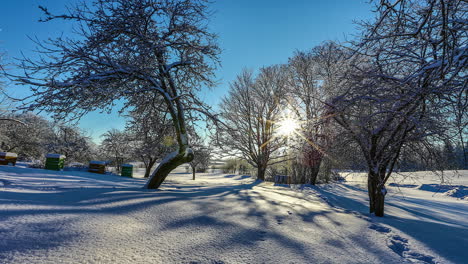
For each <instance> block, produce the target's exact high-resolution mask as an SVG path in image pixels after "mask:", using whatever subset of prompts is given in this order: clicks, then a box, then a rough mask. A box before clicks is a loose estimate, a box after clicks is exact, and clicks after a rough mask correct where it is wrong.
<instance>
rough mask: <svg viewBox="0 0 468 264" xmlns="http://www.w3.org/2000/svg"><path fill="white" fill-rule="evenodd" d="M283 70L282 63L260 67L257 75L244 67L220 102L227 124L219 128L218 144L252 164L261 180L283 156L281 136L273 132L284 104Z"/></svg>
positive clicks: (284, 82)
mask: <svg viewBox="0 0 468 264" xmlns="http://www.w3.org/2000/svg"><path fill="white" fill-rule="evenodd" d="M285 73H286V71H285V70H284V69H283V67H282V66H272V67H266V68H262V69H260V73H259V75H258V76H257V77H256V78H254V76H253V75H252V72H249V71H243V72H242V73H241V74H240V75H239V76H238V77H237V80H236V81H234V82H233V83H231V85H230V90H229V94H228V96H227V97H225V98H224V99H223V100H222V103H221V106H220V107H221V116H222V118H223V120H224V122H225V124H226V126H223V127H222V129H221V130H220V131H219V132H220V136H219V137H220V139H221V144H220V145H221V148H222V149H223V150H225V151H227V152H228V153H230V154H231V155H236V154H238V155H240V156H241V157H242V158H243V159H245V160H246V161H247V162H248V163H249V164H251V165H252V166H253V167H255V168H256V169H257V178H258V179H260V180H264V179H265V172H266V169H267V167H268V165H271V164H273V163H276V162H280V161H283V159H284V157H285V156H284V155H282V153H281V148H282V145H281V144H279V143H281V142H282V140H283V139H282V138H280V137H277V136H276V135H275V121H277V120H278V119H279V117H280V113H281V112H282V110H284V107H285V105H286V100H285V99H286V77H285Z"/></svg>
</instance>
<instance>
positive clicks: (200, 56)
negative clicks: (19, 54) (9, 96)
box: [15, 0, 219, 188]
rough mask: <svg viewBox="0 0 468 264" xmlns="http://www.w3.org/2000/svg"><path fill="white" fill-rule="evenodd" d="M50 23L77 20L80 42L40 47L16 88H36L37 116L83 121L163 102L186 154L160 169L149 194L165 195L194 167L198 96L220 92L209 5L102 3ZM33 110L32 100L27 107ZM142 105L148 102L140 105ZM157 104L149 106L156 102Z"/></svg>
mask: <svg viewBox="0 0 468 264" xmlns="http://www.w3.org/2000/svg"><path fill="white" fill-rule="evenodd" d="M42 10H43V11H44V14H45V18H44V19H43V21H50V20H66V21H74V22H76V24H75V26H76V27H75V29H74V32H75V33H76V34H77V35H75V36H74V37H65V36H61V37H58V38H56V39H50V40H48V41H43V42H38V43H37V44H38V46H39V47H38V50H39V54H40V55H41V57H40V59H29V58H25V59H24V60H23V61H22V62H21V67H22V68H23V69H24V71H25V72H26V74H25V75H24V76H16V78H15V79H16V81H17V82H18V83H20V84H23V85H30V86H31V87H32V91H33V95H32V97H31V99H32V101H31V102H30V103H29V109H34V110H45V111H48V112H52V113H54V117H56V118H64V117H71V118H79V117H81V116H82V115H84V114H86V113H88V112H90V111H94V110H101V111H106V110H107V111H109V110H110V109H112V108H113V107H114V106H115V105H116V102H117V101H118V100H124V101H126V102H127V103H124V106H123V107H122V109H121V111H125V108H126V107H131V106H133V104H134V103H135V101H133V100H131V99H132V98H134V97H135V96H136V95H140V96H141V95H142V94H143V95H144V94H146V95H148V98H152V97H153V96H154V95H156V96H159V97H160V98H162V100H164V102H165V106H164V107H165V109H164V111H167V112H168V113H169V116H170V118H171V120H172V123H173V126H174V129H175V132H176V140H177V143H178V149H177V150H176V151H174V152H172V153H171V154H169V155H168V156H166V158H165V159H164V160H163V161H162V162H161V163H160V164H159V166H158V168H157V169H156V170H155V171H154V172H153V174H152V175H151V177H150V179H149V180H148V182H147V184H146V187H147V188H158V187H159V186H160V185H161V183H162V182H163V181H164V179H165V178H166V176H167V175H168V174H169V173H170V172H171V171H172V170H173V169H174V168H176V167H177V166H179V165H181V164H183V163H186V162H190V161H191V160H192V159H193V151H192V149H191V148H190V147H189V139H188V136H187V135H188V133H187V122H186V115H187V112H188V111H201V112H206V106H205V105H203V103H201V101H200V100H199V99H197V97H196V96H195V94H196V92H197V91H198V90H199V89H201V87H202V86H206V87H209V86H212V84H213V83H212V77H213V71H214V68H215V66H216V65H217V63H218V54H219V48H218V46H217V45H216V43H215V41H216V36H215V35H214V34H212V33H210V32H209V30H208V28H207V21H208V16H209V14H210V11H209V9H208V1H206V0H94V1H93V2H92V4H91V5H90V4H88V3H87V2H85V1H83V2H82V3H80V4H77V5H74V6H72V7H70V8H68V9H67V10H68V12H67V13H66V14H63V15H53V14H51V13H50V12H49V10H47V9H46V8H42ZM25 102H26V103H28V101H25ZM138 103H145V102H144V101H141V100H140V101H138ZM148 103H149V102H148Z"/></svg>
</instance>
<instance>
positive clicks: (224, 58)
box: [0, 0, 373, 142]
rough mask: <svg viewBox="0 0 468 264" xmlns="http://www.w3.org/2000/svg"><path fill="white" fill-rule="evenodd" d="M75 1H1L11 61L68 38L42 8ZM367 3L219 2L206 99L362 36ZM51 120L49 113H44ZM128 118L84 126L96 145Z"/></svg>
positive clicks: (215, 99)
mask: <svg viewBox="0 0 468 264" xmlns="http://www.w3.org/2000/svg"><path fill="white" fill-rule="evenodd" d="M73 2H75V1H73V0H1V1H0V51H3V52H6V54H7V56H8V57H10V58H11V57H19V56H21V52H23V53H24V54H25V55H26V56H34V53H33V52H32V50H34V47H35V44H34V43H33V42H32V41H31V40H30V39H29V38H28V36H29V37H37V38H38V39H46V38H48V37H55V36H58V35H60V34H62V33H64V34H67V30H69V29H70V26H69V25H67V24H66V23H63V22H62V23H56V22H54V23H51V22H48V23H40V22H38V19H39V18H40V17H41V11H40V10H39V9H38V5H43V6H46V7H48V9H49V10H50V11H56V12H60V11H61V10H64V6H65V5H66V4H67V3H73ZM367 2H368V1H367V0H215V1H214V3H213V6H212V8H213V10H215V12H216V13H215V15H214V17H213V18H212V20H211V22H210V25H211V27H212V30H213V32H215V33H217V34H218V35H219V45H220V47H221V48H222V50H223V52H222V54H221V63H222V67H221V68H220V69H219V70H218V71H217V80H219V85H218V86H217V87H216V88H215V89H213V90H210V91H208V90H207V91H205V92H204V93H203V95H202V97H203V98H204V99H205V101H206V102H208V103H209V104H210V105H217V104H218V103H219V101H220V98H221V97H222V96H223V95H225V94H226V92H227V89H228V85H229V82H230V81H232V80H233V79H234V78H235V76H236V75H237V74H238V73H239V72H240V71H241V70H242V69H243V68H250V69H258V68H259V67H262V66H268V65H272V64H278V63H286V62H287V60H288V58H289V57H290V56H291V55H292V54H293V52H294V51H295V50H307V49H310V48H312V47H314V46H316V45H318V44H320V43H321V42H323V41H326V40H337V41H343V40H345V38H346V37H348V38H349V37H351V35H352V34H357V31H356V26H355V25H354V24H353V21H354V20H361V19H369V18H371V17H372V16H373V13H372V12H371V5H370V4H368V3H367ZM7 91H8V92H9V94H11V95H13V96H16V97H21V96H25V95H28V88H27V87H17V86H12V85H7ZM42 115H44V116H47V115H46V114H42ZM124 124H125V120H124V119H123V118H122V117H119V116H118V115H117V113H112V114H99V113H91V114H89V115H87V116H86V117H84V118H83V119H82V120H81V121H80V123H79V126H80V127H81V128H83V129H84V130H86V131H88V132H89V133H90V134H91V135H92V137H93V139H94V140H95V141H97V142H98V141H100V138H99V137H100V135H102V134H103V133H104V132H105V131H107V130H109V129H111V128H118V129H122V128H123V127H124Z"/></svg>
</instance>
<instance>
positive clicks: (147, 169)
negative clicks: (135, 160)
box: [144, 159, 156, 178]
mask: <svg viewBox="0 0 468 264" xmlns="http://www.w3.org/2000/svg"><path fill="white" fill-rule="evenodd" d="M154 163H156V159H154V160H153V159H150V160H149V162H148V164H147V165H146V166H145V176H144V177H145V178H149V176H150V173H151V169H152V168H153V166H154Z"/></svg>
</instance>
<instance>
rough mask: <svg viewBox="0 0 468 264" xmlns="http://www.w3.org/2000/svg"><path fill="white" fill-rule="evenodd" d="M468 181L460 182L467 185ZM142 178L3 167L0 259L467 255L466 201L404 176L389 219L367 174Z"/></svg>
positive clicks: (458, 259)
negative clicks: (375, 210) (315, 180)
mask: <svg viewBox="0 0 468 264" xmlns="http://www.w3.org/2000/svg"><path fill="white" fill-rule="evenodd" d="M423 175H427V173H425V174H423ZM464 181H465V178H463V177H461V178H460V180H459V182H457V184H458V185H460V186H467V184H465V182H464ZM144 183H145V181H144V180H143V179H128V178H123V177H119V176H113V175H99V174H91V173H88V172H70V171H64V172H54V171H46V170H40V169H29V168H20V167H9V166H0V237H1V239H0V263H466V260H467V259H468V252H467V250H466V249H467V245H468V240H467V239H468V201H467V200H468V199H459V198H458V199H457V198H455V197H452V196H448V195H442V194H437V195H434V192H433V191H430V190H429V191H428V190H424V188H423V189H421V188H418V187H414V186H412V185H416V184H410V183H406V181H398V186H399V187H397V186H396V185H394V186H395V187H390V188H389V195H388V198H387V207H386V213H387V216H386V217H384V218H376V217H371V216H369V215H368V214H367V201H366V197H367V194H366V192H365V188H364V187H365V186H364V185H363V183H364V182H363V177H361V175H359V174H353V175H351V176H349V177H348V181H347V182H345V183H342V184H332V185H326V186H319V187H313V186H306V187H304V188H289V187H283V186H273V185H272V184H271V183H259V182H256V181H254V180H252V179H250V178H249V177H247V176H240V175H227V174H208V173H207V174H201V175H200V174H198V175H197V180H195V181H192V180H191V174H186V173H182V172H178V173H173V174H171V175H170V176H169V177H168V180H167V182H166V183H165V184H163V186H162V188H161V189H160V190H157V191H154V190H144V189H142V186H143V185H144ZM431 183H433V182H432V180H431V181H429V180H427V179H426V180H423V183H422V184H431ZM403 185H404V187H402V186H403ZM417 186H419V185H417Z"/></svg>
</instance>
